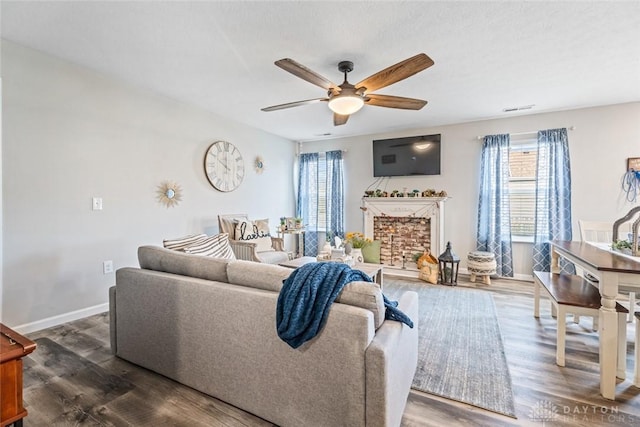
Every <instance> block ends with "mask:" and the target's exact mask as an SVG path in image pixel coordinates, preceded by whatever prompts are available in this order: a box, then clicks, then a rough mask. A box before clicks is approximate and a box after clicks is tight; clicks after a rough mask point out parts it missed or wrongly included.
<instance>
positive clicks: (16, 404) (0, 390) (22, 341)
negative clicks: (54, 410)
mask: <svg viewBox="0 0 640 427" xmlns="http://www.w3.org/2000/svg"><path fill="white" fill-rule="evenodd" d="M35 349H36V343H35V342H33V341H31V340H30V339H28V338H25V337H23V336H22V335H20V334H18V333H17V332H15V331H13V330H12V329H9V328H7V327H6V326H4V325H3V324H2V323H0V404H1V405H0V426H1V427H5V426H8V425H11V424H13V425H14V426H15V427H22V419H23V418H24V417H26V416H27V410H26V409H24V406H23V404H22V358H23V357H24V356H26V355H28V354H30V353H32V352H33V351H34V350H35Z"/></svg>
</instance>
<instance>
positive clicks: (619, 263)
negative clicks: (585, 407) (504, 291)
mask: <svg viewBox="0 0 640 427" xmlns="http://www.w3.org/2000/svg"><path fill="white" fill-rule="evenodd" d="M550 243H551V271H552V272H553V273H559V272H560V264H559V260H560V257H562V258H565V259H567V260H569V261H571V262H573V263H574V264H575V265H576V266H579V267H580V268H582V269H583V270H585V271H586V272H588V273H590V274H591V275H593V276H595V277H597V278H598V289H599V291H600V296H601V297H602V299H601V303H602V306H601V307H600V325H599V329H598V332H599V335H600V394H602V397H604V398H605V399H610V400H615V397H616V367H617V366H616V364H617V348H618V345H617V340H618V321H617V314H616V298H617V297H618V291H619V289H620V287H623V288H624V289H625V290H635V291H636V292H640V258H639V257H631V256H626V255H623V254H620V253H616V252H613V251H612V250H610V249H609V250H607V249H606V248H605V247H598V246H597V245H596V244H591V243H588V242H573V241H562V240H553V241H551V242H550ZM636 345H638V343H636ZM636 363H638V361H636ZM618 377H620V378H622V379H624V372H622V373H618Z"/></svg>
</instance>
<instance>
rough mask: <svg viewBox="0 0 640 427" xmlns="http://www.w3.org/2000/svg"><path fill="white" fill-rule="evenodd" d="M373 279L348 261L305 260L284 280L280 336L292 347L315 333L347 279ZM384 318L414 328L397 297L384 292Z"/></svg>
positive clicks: (280, 298) (278, 315)
mask: <svg viewBox="0 0 640 427" xmlns="http://www.w3.org/2000/svg"><path fill="white" fill-rule="evenodd" d="M354 281H364V282H371V278H370V277H369V276H367V275H366V274H364V273H363V272H362V271H360V270H352V269H351V267H349V266H348V265H346V264H342V263H335V262H314V263H309V264H305V265H303V266H302V267H299V268H297V269H295V270H294V271H293V273H291V276H289V277H288V278H287V279H285V280H284V281H283V286H282V289H281V290H280V295H279V296H278V306H277V309H276V327H277V330H278V336H279V337H280V338H281V339H282V340H283V341H284V342H286V343H287V344H289V345H290V346H291V347H293V348H298V347H300V346H301V345H302V344H304V343H305V342H307V341H309V340H310V339H312V338H313V337H315V336H316V335H317V334H318V333H319V332H320V331H321V330H322V328H323V327H324V324H325V323H326V321H327V316H328V315H329V309H330V308H331V304H333V302H334V301H335V299H336V298H337V297H338V295H339V294H340V292H341V291H342V288H344V287H345V285H346V284H347V283H350V282H354ZM383 297H384V305H385V308H386V310H385V319H390V320H397V321H400V322H403V323H405V324H407V325H408V326H409V327H411V328H413V322H412V321H411V319H410V318H409V317H408V316H407V315H406V314H404V313H403V312H402V311H400V310H399V309H398V308H397V306H398V302H397V301H389V300H388V299H387V297H386V296H384V295H383Z"/></svg>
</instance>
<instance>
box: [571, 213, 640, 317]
mask: <svg viewBox="0 0 640 427" xmlns="http://www.w3.org/2000/svg"><path fill="white" fill-rule="evenodd" d="M578 227H579V228H580V240H582V241H583V242H592V243H612V242H613V240H614V236H613V223H610V222H603V221H582V220H580V221H578ZM629 231H630V228H629V224H623V225H622V226H621V227H620V228H619V229H618V234H619V235H618V236H615V240H617V239H626V238H627V233H628V232H629ZM620 234H622V236H620ZM585 277H586V278H587V280H589V281H591V282H594V283H597V282H598V279H596V278H595V277H592V276H590V275H586V276H585ZM619 289H620V290H621V291H622V293H626V294H628V295H629V317H628V319H627V321H629V322H632V321H633V313H634V311H635V306H636V294H635V292H633V291H632V290H626V289H624V286H620V287H619ZM578 320H579V319H578ZM594 322H596V323H594V325H597V320H596V319H594Z"/></svg>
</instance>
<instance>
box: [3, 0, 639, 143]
mask: <svg viewBox="0 0 640 427" xmlns="http://www.w3.org/2000/svg"><path fill="white" fill-rule="evenodd" d="M0 7H1V11H0V13H1V34H2V37H3V38H4V39H7V40H11V41H14V42H16V43H19V44H22V45H25V46H29V47H32V48H35V49H38V50H41V51H44V52H47V53H49V54H52V55H54V56H58V57H62V58H65V59H67V60H69V61H71V62H74V63H77V64H81V65H84V66H87V67H89V68H92V69H95V70H99V71H100V72H103V73H106V74H108V75H112V76H115V77H117V78H119V79H122V80H124V81H126V82H128V83H130V84H133V85H136V86H139V87H142V88H146V89H148V90H151V91H153V92H156V93H161V94H164V95H166V96H169V97H171V98H175V99H178V100H182V101H184V102H187V103H190V104H195V105H198V106H200V107H202V108H204V109H206V110H209V111H212V112H214V113H217V114H219V115H221V116H223V117H228V118H230V119H233V120H236V121H238V122H241V123H245V124H248V125H250V126H254V127H257V128H261V129H264V130H266V131H268V132H271V133H274V134H277V135H281V136H283V137H285V138H288V139H292V140H302V141H304V140H316V139H322V138H324V137H323V136H321V135H324V134H327V133H330V134H331V136H329V137H330V138H333V137H339V136H348V135H361V134H371V133H382V132H389V131H393V130H396V129H411V128H420V127H427V126H437V125H443V124H450V123H460V122H467V121H473V120H481V119H486V118H498V117H507V116H513V115H519V114H532V113H539V112H546V111H557V110H564V109H572V108H581V107H588V106H595V105H606V104H615V103H622V102H631V101H640V2H638V1H632V2H610V1H605V2H416V1H414V2H397V1H387V2H373V1H369V2H345V1H343V2H315V1H302V2H190V1H182V2H96V1H86V2H26V1H19V2H11V1H2V2H1V3H0ZM420 52H424V53H426V54H427V55H429V56H430V57H431V58H432V59H433V60H434V61H435V65H434V66H432V67H431V68H428V69H427V70H425V71H423V72H421V73H418V74H416V75H414V76H412V77H410V78H408V79H407V80H404V81H401V82H399V83H396V84H394V85H392V86H389V87H387V88H384V89H382V90H380V91H378V92H377V93H383V94H389V95H397V96H406V97H415V98H421V99H426V100H428V101H429V104H427V106H426V107H424V108H423V109H422V110H420V111H405V110H395V109H388V108H380V107H374V106H365V107H364V108H363V109H362V110H361V111H359V112H358V113H356V114H354V115H353V116H352V117H351V118H350V120H349V122H348V123H347V124H346V125H344V126H339V127H334V126H333V122H332V115H331V112H330V110H329V109H328V107H327V105H326V104H325V103H319V104H313V105H307V106H302V107H297V108H291V109H286V110H279V111H274V112H268V113H266V112H262V111H260V108H262V107H266V106H270V105H274V104H281V103H286V102H292V101H299V100H304V99H310V98H318V97H322V96H324V95H325V93H324V90H323V89H321V88H319V87H317V86H314V85H312V84H310V83H308V82H305V81H303V80H301V79H299V78H297V77H295V76H293V75H292V74H289V73H287V72H285V71H284V70H281V69H279V68H277V67H276V66H275V65H274V64H273V62H274V61H275V60H277V59H281V58H285V57H289V58H292V59H294V60H296V61H298V62H300V63H301V64H303V65H305V66H307V67H309V68H311V69H312V70H314V71H316V72H318V73H320V74H321V75H323V76H325V77H327V78H328V79H330V80H332V81H334V82H335V83H341V82H342V75H341V74H340V73H339V72H338V70H337V63H338V62H339V61H341V60H351V61H353V62H354V63H355V69H354V71H353V72H352V73H351V74H350V75H349V81H350V82H351V83H356V82H358V81H360V80H362V79H363V78H365V77H367V76H369V75H371V74H373V73H374V72H377V71H379V70H381V69H383V68H386V67H387V66H389V65H392V64H395V63H397V62H399V61H401V60H404V59H406V58H408V57H410V56H413V55H415V54H417V53H420ZM530 104H535V107H534V108H533V109H531V110H528V111H521V112H515V113H504V112H503V111H502V110H503V109H504V108H506V107H518V106H523V105H530Z"/></svg>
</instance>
